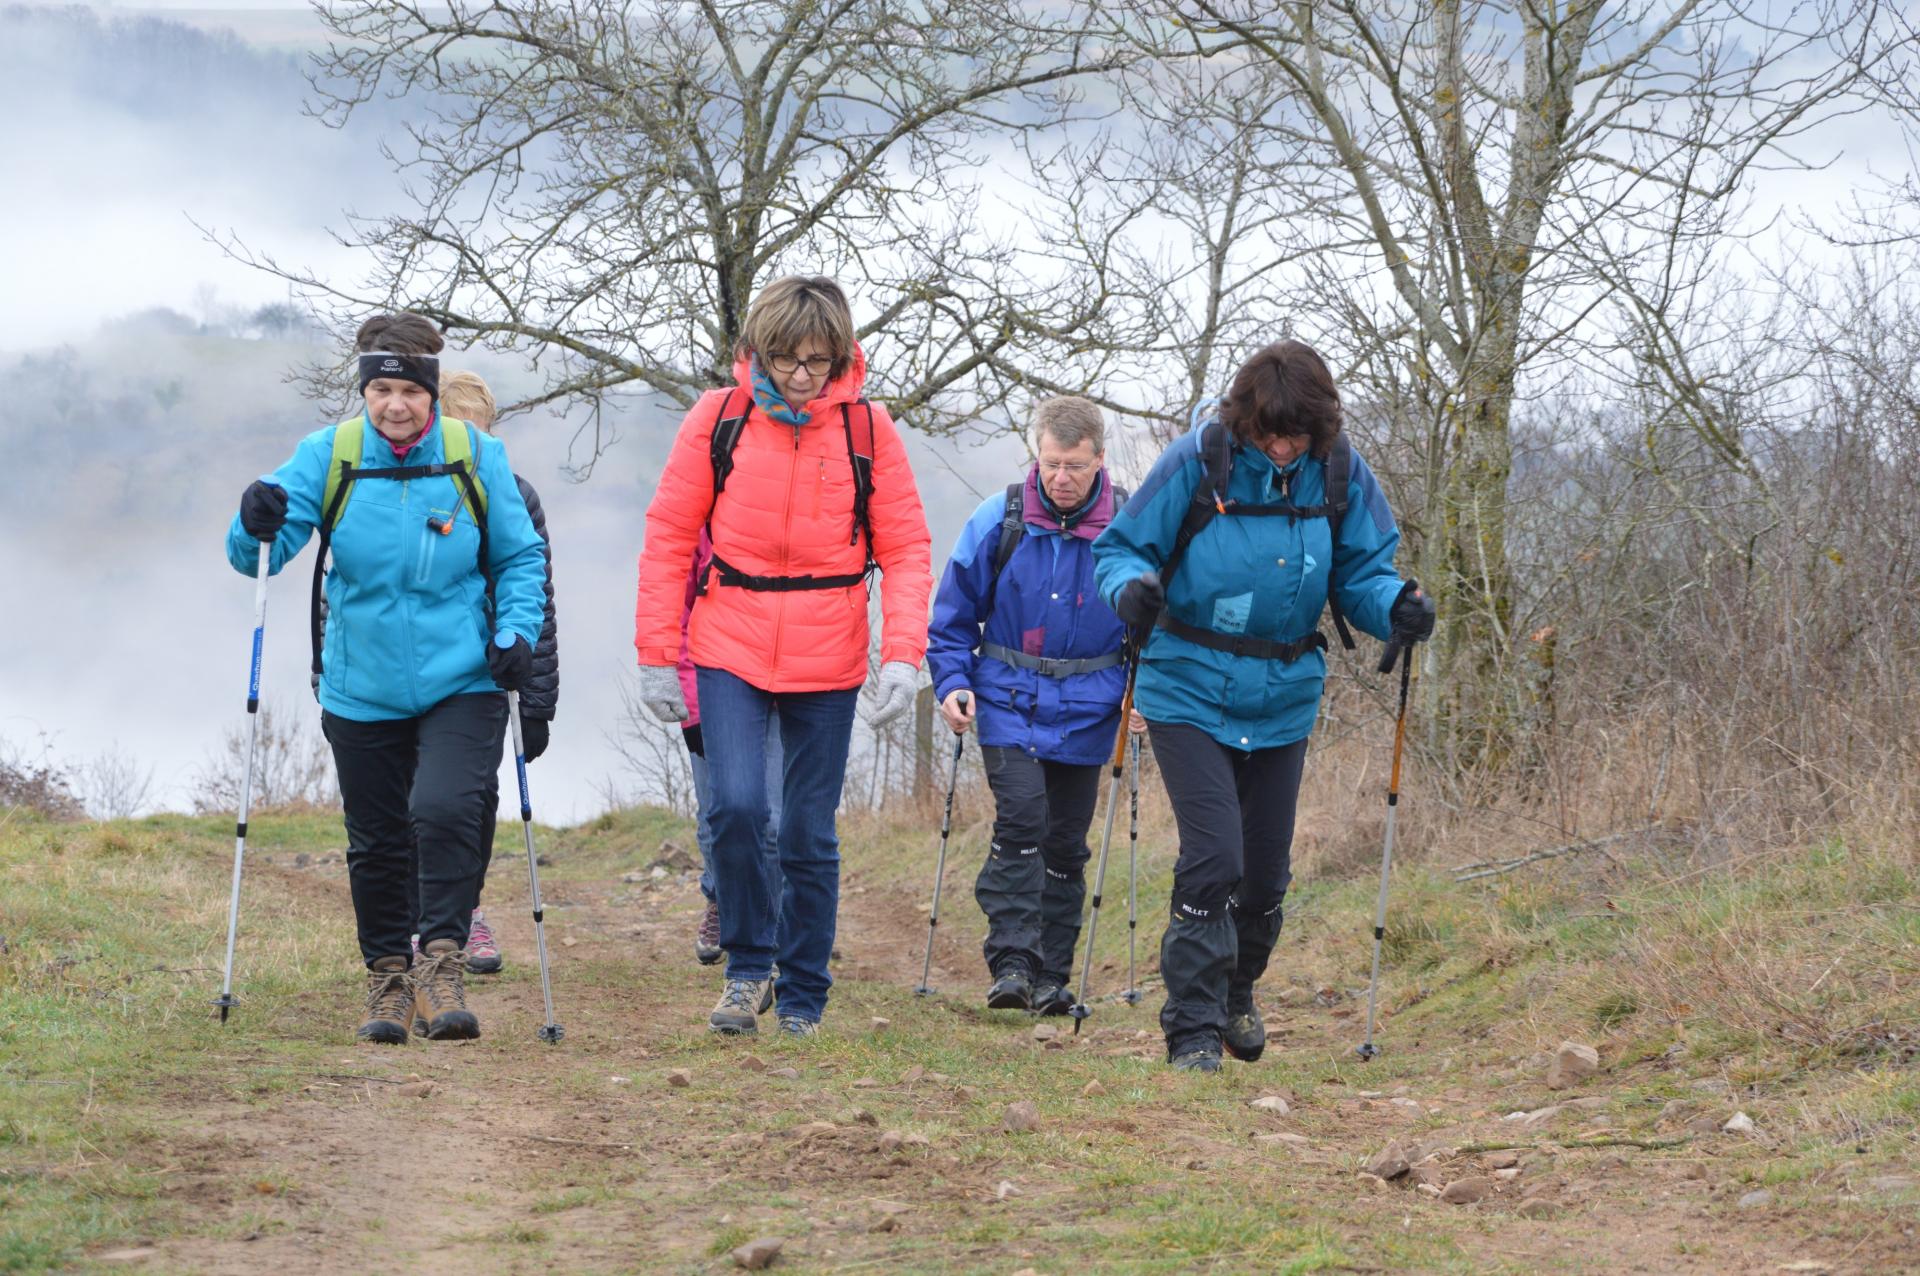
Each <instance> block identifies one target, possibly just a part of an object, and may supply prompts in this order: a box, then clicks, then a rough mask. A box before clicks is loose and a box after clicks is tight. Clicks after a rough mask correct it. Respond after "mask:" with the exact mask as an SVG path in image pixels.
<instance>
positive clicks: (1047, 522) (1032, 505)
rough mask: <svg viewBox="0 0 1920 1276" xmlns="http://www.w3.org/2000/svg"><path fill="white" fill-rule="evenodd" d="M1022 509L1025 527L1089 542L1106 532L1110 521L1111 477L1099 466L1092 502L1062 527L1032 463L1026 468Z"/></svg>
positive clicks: (1037, 471) (1038, 473)
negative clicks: (1096, 486) (1097, 485)
mask: <svg viewBox="0 0 1920 1276" xmlns="http://www.w3.org/2000/svg"><path fill="white" fill-rule="evenodd" d="M1022 510H1023V512H1024V514H1025V516H1026V521H1027V526H1028V527H1038V528H1043V529H1044V530H1046V531H1049V532H1064V533H1065V534H1066V535H1068V536H1078V537H1079V538H1080V539H1081V540H1087V541H1090V540H1092V539H1093V538H1094V537H1096V536H1098V535H1100V533H1102V532H1104V531H1106V530H1107V524H1108V523H1111V522H1112V521H1113V479H1112V477H1111V476H1109V475H1108V474H1107V471H1106V467H1105V466H1102V467H1101V469H1100V480H1099V490H1098V491H1096V492H1095V493H1094V494H1093V502H1092V503H1091V504H1090V505H1087V506H1085V507H1083V508H1082V509H1081V510H1080V512H1079V513H1078V514H1077V515H1076V516H1075V517H1074V519H1073V523H1072V525H1071V526H1063V525H1062V524H1061V522H1060V519H1059V517H1058V516H1056V515H1055V514H1054V512H1053V507H1052V506H1051V505H1050V504H1048V502H1047V499H1046V497H1045V496H1044V495H1043V494H1042V493H1041V491H1040V467H1039V466H1038V465H1034V466H1032V467H1030V468H1029V469H1028V470H1027V492H1026V499H1025V501H1024V502H1023V503H1022Z"/></svg>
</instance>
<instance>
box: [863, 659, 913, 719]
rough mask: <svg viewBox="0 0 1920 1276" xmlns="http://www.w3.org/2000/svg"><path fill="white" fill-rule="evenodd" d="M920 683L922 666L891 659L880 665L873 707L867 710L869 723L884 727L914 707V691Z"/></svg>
mask: <svg viewBox="0 0 1920 1276" xmlns="http://www.w3.org/2000/svg"><path fill="white" fill-rule="evenodd" d="M919 685H920V667H919V666H918V665H910V664H908V663H907V662H906V661H904V660H889V661H887V662H886V663H885V664H883V665H881V666H880V677H879V679H878V680H877V681H876V682H875V683H874V687H873V707H872V708H871V709H868V710H867V714H866V717H867V725H868V726H870V727H884V726H886V725H887V724H888V723H889V722H892V721H893V720H894V719H895V718H897V717H899V716H900V715H901V714H903V713H905V712H906V711H907V710H909V709H911V708H912V707H913V693H914V692H915V691H916V690H917V689H918V688H919Z"/></svg>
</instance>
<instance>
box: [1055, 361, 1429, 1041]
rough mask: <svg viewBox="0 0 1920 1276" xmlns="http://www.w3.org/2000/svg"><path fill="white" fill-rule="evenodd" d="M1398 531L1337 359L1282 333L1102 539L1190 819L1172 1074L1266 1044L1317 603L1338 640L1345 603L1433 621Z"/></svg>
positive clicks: (1156, 728) (1171, 959) (1174, 961)
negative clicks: (1138, 640) (1257, 992)
mask: <svg viewBox="0 0 1920 1276" xmlns="http://www.w3.org/2000/svg"><path fill="white" fill-rule="evenodd" d="M1343 474H1344V475H1345V478H1344V482H1343V481H1342V475H1343ZM1342 489H1344V490H1342ZM1399 541H1400V533H1399V531H1398V529H1397V528H1396V527H1395V526H1394V522H1393V513H1392V511H1391V510H1389V509H1388V508H1387V500H1386V496H1385V495H1384V494H1383V493H1382V492H1381V490H1380V484H1379V483H1378V481H1376V480H1375V478H1374V476H1373V472H1372V471H1371V470H1370V469H1368V468H1367V465H1366V463H1365V462H1364V461H1362V460H1361V459H1360V458H1359V457H1358V456H1357V455H1354V454H1353V452H1352V450H1351V449H1350V448H1349V447H1348V446H1347V442H1346V439H1345V438H1344V437H1342V435H1341V428H1340V396H1339V392H1338V391H1337V390H1336V389H1335V388H1334V384H1333V377H1332V375H1331V374H1330V373H1329V372H1328V371H1327V366H1326V364H1325V363H1324V362H1322V361H1321V359H1320V356H1319V355H1318V354H1316V353H1314V351H1313V350H1312V348H1310V347H1308V346H1306V345H1303V344H1301V343H1300V342H1297V341H1283V342H1278V343H1276V344H1274V345H1271V346H1268V347H1267V348H1266V349H1264V350H1262V351H1260V353H1258V354H1256V355H1255V356H1254V357H1253V358H1252V359H1250V360H1248V362H1247V364H1246V365H1245V366H1244V367H1242V368H1241V369H1240V371H1239V372H1238V373H1237V374H1236V375H1235V376H1234V379H1233V385H1232V388H1231V389H1229V390H1228V392H1227V396H1226V398H1225V399H1223V400H1222V401H1221V402H1220V404H1219V409H1218V412H1217V414H1216V415H1215V416H1212V417H1209V418H1207V419H1206V420H1204V421H1202V423H1201V424H1200V425H1199V427H1198V428H1196V429H1194V430H1193V431H1191V432H1190V433H1188V434H1186V435H1184V436H1182V437H1181V438H1179V439H1177V440H1175V441H1174V443H1173V446H1171V447H1170V448H1168V449H1167V451H1166V453H1165V455H1163V456H1162V457H1161V458H1160V460H1159V462H1158V463H1157V464H1155V466H1154V467H1153V470H1152V472H1151V473H1149V474H1148V476H1147V480H1146V482H1145V483H1143V484H1141V485H1140V489H1139V490H1138V491H1137V492H1135V493H1134V495H1133V499H1132V500H1130V501H1128V502H1127V506H1126V508H1125V509H1124V510H1122V511H1121V513H1120V514H1119V516H1118V517H1116V518H1115V519H1114V520H1113V523H1112V525H1111V526H1109V527H1108V528H1107V530H1106V531H1105V532H1104V533H1102V534H1101V536H1100V539H1099V540H1097V541H1096V542H1094V547H1093V553H1094V559H1095V562H1096V568H1095V573H1096V578H1097V580H1098V583H1099V590H1100V595H1101V597H1102V598H1104V599H1106V600H1107V602H1108V603H1109V604H1110V605H1111V606H1112V607H1113V609H1114V610H1115V611H1116V612H1118V613H1119V614H1120V618H1121V619H1122V620H1124V621H1126V622H1127V623H1128V624H1129V625H1132V626H1134V627H1136V629H1139V630H1145V631H1147V633H1148V636H1147V641H1146V645H1145V647H1144V649H1143V652H1142V657H1141V664H1140V672H1139V676H1138V682H1137V685H1136V690H1135V694H1134V705H1135V707H1136V708H1137V709H1138V710H1139V712H1140V714H1141V715H1142V716H1143V717H1145V718H1146V720H1147V722H1148V724H1149V730H1150V731H1151V732H1152V738H1153V755H1154V757H1155V759H1157V760H1158V762H1159V764H1160V773H1161V777H1162V779H1163V780H1164V781H1165V783H1166V786H1167V796H1168V798H1169V799H1170V800H1171V801H1172V803H1173V809H1174V817H1175V820H1176V822H1177V823H1178V825H1179V830H1180V855H1179V859H1178V860H1177V861H1176V862H1175V864H1174V870H1173V873H1174V882H1173V900H1172V907H1171V913H1172V916H1171V920H1170V921H1169V924H1168V926H1167V932H1166V936H1165V938H1164V939H1163V940H1162V941H1161V945H1160V968H1161V974H1162V976H1163V977H1164V979H1165V982H1166V987H1167V1001H1166V1005H1165V1007H1164V1008H1163V1009H1162V1010H1161V1012H1160V1026H1161V1030H1162V1031H1163V1032H1164V1033H1165V1034H1166V1038H1167V1057H1168V1059H1169V1060H1170V1061H1171V1062H1172V1064H1173V1066H1174V1067H1176V1068H1181V1069H1192V1070H1198V1071H1204V1072H1215V1071H1218V1070H1219V1067H1220V1054H1221V1047H1222V1045H1223V1044H1224V1045H1225V1047H1226V1049H1227V1050H1228V1051H1229V1052H1231V1053H1232V1054H1233V1055H1234V1057H1236V1058H1239V1059H1245V1060H1247V1061H1249V1062H1251V1061H1252V1060H1254V1059H1257V1058H1259V1057H1260V1052H1261V1050H1262V1049H1264V1048H1265V1045H1266V1029H1265V1025H1264V1024H1263V1023H1262V1022H1261V1019H1260V1013H1259V1011H1258V1010H1257V1009H1256V1008H1255V1006H1254V1004H1253V985H1254V983H1255V982H1256V981H1257V980H1258V979H1259V978H1260V976H1261V974H1262V973H1264V972H1265V970H1266V967H1267V959H1268V958H1269V956H1271V954H1272V952H1273V946H1274V944H1275V942H1276V941H1277V940H1278V939H1279V937H1280V919H1281V912H1280V909H1281V903H1282V901H1283V899H1284V898H1285V895H1286V890H1287V885H1288V883H1289V882H1290V881H1291V880H1292V872H1291V869H1290V867H1289V861H1290V856H1291V851H1292V845H1293V820H1294V807H1295V803H1296V800H1297V799H1298V797H1299V792H1300V778H1301V768H1302V766H1303V764H1304V762H1305V760H1306V752H1307V736H1308V734H1309V733H1310V732H1311V731H1312V730H1313V723H1314V718H1315V717H1316V716H1317V714H1318V711H1319V705H1320V692H1321V687H1322V684H1323V683H1324V682H1325V680H1326V658H1325V657H1324V656H1323V655H1322V654H1321V652H1322V651H1323V650H1325V648H1326V645H1327V643H1326V639H1325V638H1324V637H1323V636H1322V635H1321V634H1320V633H1319V631H1318V628H1317V627H1318V625H1319V623H1320V613H1321V611H1322V610H1323V609H1325V608H1326V607H1327V605H1328V602H1329V600H1331V602H1332V604H1333V608H1334V618H1335V622H1336V624H1337V625H1338V627H1339V629H1340V632H1341V636H1342V638H1343V639H1346V636H1347V635H1346V624H1345V620H1344V619H1343V617H1345V618H1348V619H1351V620H1352V621H1353V623H1354V624H1356V625H1358V626H1359V627H1360V628H1361V629H1363V630H1365V631H1366V632H1368V633H1370V634H1372V635H1374V636H1375V637H1377V638H1386V637H1388V636H1389V634H1390V633H1399V634H1401V635H1402V636H1404V637H1406V638H1408V639H1409V640H1414V641H1417V640H1420V639H1424V638H1426V637H1427V636H1428V635H1429V634H1431V633H1432V631H1433V604H1432V603H1431V602H1429V601H1428V600H1427V599H1426V597H1425V596H1424V595H1422V594H1421V593H1420V591H1419V589H1418V587H1417V586H1415V585H1414V584H1413V582H1411V581H1402V580H1401V579H1400V577H1399V576H1398V575H1396V574H1395V573H1394V569H1393V555H1394V550H1395V548H1396V547H1397V546H1398V544H1399Z"/></svg>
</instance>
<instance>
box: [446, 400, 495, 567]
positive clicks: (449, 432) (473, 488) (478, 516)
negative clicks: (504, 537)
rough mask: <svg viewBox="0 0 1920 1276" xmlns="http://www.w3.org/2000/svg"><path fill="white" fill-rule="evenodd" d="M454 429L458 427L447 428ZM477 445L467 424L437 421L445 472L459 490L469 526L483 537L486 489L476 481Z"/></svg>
mask: <svg viewBox="0 0 1920 1276" xmlns="http://www.w3.org/2000/svg"><path fill="white" fill-rule="evenodd" d="M455 426H458V427H460V428H458V429H454V428H451V427H455ZM478 442H479V441H478V440H477V439H476V438H475V437H474V427H473V425H472V423H471V422H468V421H459V420H449V419H446V418H442V419H441V421H440V450H441V453H442V454H443V455H444V456H445V458H446V464H447V470H448V472H449V473H451V474H452V475H453V476H454V486H456V487H458V488H459V489H460V495H461V502H460V503H461V504H463V505H465V506H466V507H467V517H469V518H471V519H472V520H473V525H474V526H475V527H478V528H479V529H480V534H481V535H482V536H483V537H484V536H485V535H486V527H487V488H486V485H485V484H484V483H482V482H481V481H480V464H479V462H478V461H476V460H474V457H475V455H476V454H477V453H478V452H479V450H480V449H479V446H478Z"/></svg>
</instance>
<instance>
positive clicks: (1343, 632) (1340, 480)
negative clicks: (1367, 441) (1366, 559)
mask: <svg viewBox="0 0 1920 1276" xmlns="http://www.w3.org/2000/svg"><path fill="white" fill-rule="evenodd" d="M1323 464H1324V465H1325V466H1326V477H1325V479H1324V480H1323V486H1325V488H1326V497H1325V501H1326V505H1325V508H1326V511H1327V513H1326V520H1327V530H1328V531H1329V532H1331V533H1332V535H1333V548H1334V551H1335V552H1336V553H1338V551H1339V549H1340V524H1341V522H1342V521H1343V520H1344V519H1345V518H1346V516H1347V503H1348V502H1347V488H1348V486H1349V484H1350V482H1351V480H1352V478H1353V444H1352V443H1350V442H1348V441H1347V432H1346V431H1345V430H1342V431H1340V433H1338V434H1336V435H1334V436H1333V442H1332V443H1330V444H1328V445H1327V455H1326V456H1325V457H1324V458H1323ZM1327 610H1328V611H1329V612H1331V613H1333V627H1334V629H1335V630H1336V631H1338V632H1339V634H1340V645H1341V646H1342V647H1345V648H1346V649H1347V650H1348V651H1352V650H1353V630H1351V629H1349V628H1347V614H1346V613H1345V612H1344V611H1342V610H1340V599H1339V598H1338V597H1337V596H1335V594H1334V592H1333V564H1332V563H1328V564H1327Z"/></svg>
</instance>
